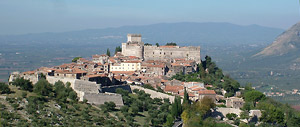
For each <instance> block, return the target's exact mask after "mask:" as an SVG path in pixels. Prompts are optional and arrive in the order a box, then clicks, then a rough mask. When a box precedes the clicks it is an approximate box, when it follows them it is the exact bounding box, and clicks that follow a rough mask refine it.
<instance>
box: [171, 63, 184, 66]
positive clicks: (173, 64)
mask: <svg viewBox="0 0 300 127" xmlns="http://www.w3.org/2000/svg"><path fill="white" fill-rule="evenodd" d="M171 65H172V66H182V65H180V64H178V63H171Z"/></svg>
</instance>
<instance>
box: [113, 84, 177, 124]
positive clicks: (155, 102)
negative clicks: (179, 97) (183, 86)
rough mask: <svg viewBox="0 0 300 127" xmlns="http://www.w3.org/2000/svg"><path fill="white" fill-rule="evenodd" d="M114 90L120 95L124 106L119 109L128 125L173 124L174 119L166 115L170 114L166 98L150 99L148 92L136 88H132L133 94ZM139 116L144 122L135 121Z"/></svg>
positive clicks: (169, 106)
mask: <svg viewBox="0 0 300 127" xmlns="http://www.w3.org/2000/svg"><path fill="white" fill-rule="evenodd" d="M116 92H117V93H119V94H121V95H122V98H123V101H124V104H125V106H123V107H122V108H121V109H120V111H121V113H122V115H123V116H124V117H125V119H126V122H127V123H129V125H130V126H135V125H138V124H144V125H145V126H163V125H173V121H174V120H173V119H172V117H171V118H170V117H168V116H171V113H170V111H171V104H170V102H169V100H168V99H164V100H162V99H159V98H155V99H151V98H150V94H147V93H145V91H143V90H138V89H134V90H133V92H134V94H131V93H129V92H128V91H126V90H123V89H120V88H118V89H117V90H116ZM178 104H179V105H181V104H180V103H178ZM172 107H173V105H172ZM172 109H173V108H172ZM141 117H142V118H143V119H144V120H145V121H144V123H143V122H140V121H137V120H138V118H141ZM135 120H136V121H135ZM167 122H169V123H167ZM141 126H143V125H141Z"/></svg>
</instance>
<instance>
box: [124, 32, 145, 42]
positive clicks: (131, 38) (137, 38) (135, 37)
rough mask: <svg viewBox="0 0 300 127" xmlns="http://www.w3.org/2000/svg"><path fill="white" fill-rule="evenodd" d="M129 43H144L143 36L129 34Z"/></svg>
mask: <svg viewBox="0 0 300 127" xmlns="http://www.w3.org/2000/svg"><path fill="white" fill-rule="evenodd" d="M127 43H142V35H141V34H127Z"/></svg>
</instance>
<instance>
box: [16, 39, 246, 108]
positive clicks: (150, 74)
mask: <svg viewBox="0 0 300 127" xmlns="http://www.w3.org/2000/svg"><path fill="white" fill-rule="evenodd" d="M150 54H151V55H150ZM176 54H177V55H176ZM162 58H163V59H162ZM200 62H201V59H200V47H179V46H172V45H171V46H146V45H144V43H143V42H142V41H141V35H136V34H128V41H127V43H123V44H122V52H117V53H115V55H114V56H108V55H106V54H102V55H93V56H92V58H91V59H86V58H79V59H77V60H76V62H72V63H67V64H62V65H59V66H54V67H51V68H48V67H42V68H39V69H37V70H35V71H28V72H23V73H21V75H22V76H23V77H28V78H29V79H31V77H37V78H38V77H39V74H41V73H43V74H44V75H47V76H52V77H57V78H61V79H62V78H69V79H77V80H84V81H90V82H96V83H97V84H99V85H100V87H104V86H114V85H123V84H135V85H144V84H150V85H151V86H152V87H154V88H158V87H160V88H161V89H162V90H164V91H165V92H166V93H171V94H173V95H179V96H183V94H184V89H186V91H187V92H188V94H189V97H190V99H191V100H193V101H197V100H201V99H202V98H203V97H205V96H207V97H210V98H212V99H213V100H216V102H217V101H219V100H220V99H221V100H226V102H227V103H226V104H224V105H226V106H227V107H233V108H240V107H242V106H243V103H244V101H243V99H241V98H238V97H233V98H224V97H222V96H221V97H220V95H217V94H216V92H215V91H214V90H210V89H209V87H212V86H211V85H207V84H206V85H204V84H203V83H201V82H181V81H178V80H169V79H170V77H172V76H174V75H176V74H178V73H182V74H190V73H194V72H197V64H199V63H200ZM32 79H34V78H32ZM33 82H35V81H33Z"/></svg>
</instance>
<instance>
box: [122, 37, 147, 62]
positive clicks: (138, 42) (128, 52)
mask: <svg viewBox="0 0 300 127" xmlns="http://www.w3.org/2000/svg"><path fill="white" fill-rule="evenodd" d="M122 54H123V55H124V56H136V57H139V58H141V59H143V58H144V43H143V42H142V35H141V34H128V35H127V42H126V43H122Z"/></svg>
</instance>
